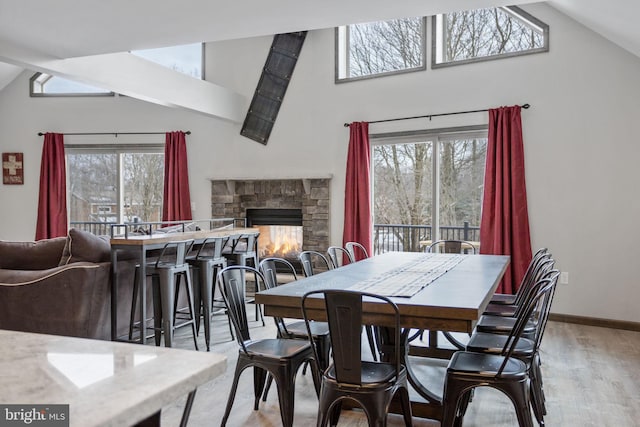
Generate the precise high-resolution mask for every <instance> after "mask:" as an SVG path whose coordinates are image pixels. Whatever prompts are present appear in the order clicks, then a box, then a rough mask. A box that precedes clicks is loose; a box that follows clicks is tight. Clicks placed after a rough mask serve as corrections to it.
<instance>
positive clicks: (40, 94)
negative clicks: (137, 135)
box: [29, 72, 116, 98]
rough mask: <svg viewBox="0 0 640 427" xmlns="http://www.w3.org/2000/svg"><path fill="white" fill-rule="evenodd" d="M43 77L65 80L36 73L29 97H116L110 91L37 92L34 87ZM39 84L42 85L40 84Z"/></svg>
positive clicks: (30, 82) (32, 79)
mask: <svg viewBox="0 0 640 427" xmlns="http://www.w3.org/2000/svg"><path fill="white" fill-rule="evenodd" d="M43 75H47V76H49V77H48V78H47V79H46V81H48V80H50V79H52V78H61V79H63V78H64V77H59V76H55V75H53V74H48V73H42V72H37V73H35V74H34V75H33V76H31V78H30V79H29V96H30V97H32V98H67V97H91V96H97V97H103V96H115V95H116V94H115V92H110V91H105V92H60V93H46V92H35V91H34V86H33V85H34V84H35V83H36V82H37V80H38V79H39V78H40V76H43ZM66 80H69V79H66ZM46 81H45V82H44V83H42V84H41V85H42V86H44V85H45V84H46ZM71 81H72V80H71ZM38 84H40V83H38Z"/></svg>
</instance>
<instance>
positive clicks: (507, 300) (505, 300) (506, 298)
mask: <svg viewBox="0 0 640 427" xmlns="http://www.w3.org/2000/svg"><path fill="white" fill-rule="evenodd" d="M515 302H516V296H515V295H511V294H493V296H492V297H491V303H492V304H506V305H511V304H515Z"/></svg>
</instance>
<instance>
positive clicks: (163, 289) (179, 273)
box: [129, 239, 198, 350]
mask: <svg viewBox="0 0 640 427" xmlns="http://www.w3.org/2000/svg"><path fill="white" fill-rule="evenodd" d="M192 245H193V240H192V239H191V240H180V241H174V242H169V243H167V244H165V245H164V247H163V248H162V251H161V252H160V256H158V258H157V260H156V261H155V262H152V263H149V264H147V265H146V276H147V277H148V276H151V280H152V288H153V313H154V315H153V324H154V327H153V329H154V330H155V341H156V345H158V346H159V345H160V337H161V333H162V332H164V345H165V347H171V346H172V344H173V331H174V330H176V329H177V328H179V327H182V326H186V325H191V330H192V332H193V342H194V344H195V348H196V350H197V349H198V342H197V339H196V337H197V332H196V321H195V317H196V316H195V310H194V305H193V286H192V285H191V272H190V271H189V264H188V263H187V262H186V254H187V253H188V252H189V250H190V249H191V246H192ZM139 268H140V266H136V274H135V281H134V283H133V305H132V307H131V323H130V324H129V337H130V338H131V337H132V335H133V328H134V327H135V310H136V301H137V299H138V288H139V286H140V284H139V283H138V282H139V274H138V269H139ZM182 277H184V278H185V281H184V283H185V288H186V292H187V304H188V313H186V315H187V316H188V317H187V318H186V319H182V318H181V320H185V321H184V322H181V323H178V324H176V320H177V314H180V313H176V312H177V307H176V306H177V299H178V298H177V297H178V295H179V290H180V284H181V278H182ZM138 324H139V325H140V329H141V332H140V333H141V334H145V333H146V329H147V328H146V319H141V320H140V322H138Z"/></svg>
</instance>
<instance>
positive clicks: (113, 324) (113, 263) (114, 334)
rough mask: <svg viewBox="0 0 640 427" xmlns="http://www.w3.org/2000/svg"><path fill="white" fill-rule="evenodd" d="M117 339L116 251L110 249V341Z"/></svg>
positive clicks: (115, 249)
mask: <svg viewBox="0 0 640 427" xmlns="http://www.w3.org/2000/svg"><path fill="white" fill-rule="evenodd" d="M117 339H118V249H117V248H113V247H112V248H111V341H116V340H117Z"/></svg>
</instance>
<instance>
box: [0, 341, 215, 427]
mask: <svg viewBox="0 0 640 427" xmlns="http://www.w3.org/2000/svg"><path fill="white" fill-rule="evenodd" d="M0 342H2V346H1V347H0V384H2V387H0V403H2V404H3V405H4V404H21V405H43V404H47V405H54V404H68V405H69V420H70V425H71V426H78V427H92V426H123V425H132V424H135V423H136V422H139V421H141V420H143V419H145V418H147V417H149V416H151V415H153V414H154V413H156V412H157V411H159V410H160V409H162V407H164V406H166V405H168V404H171V403H173V402H175V401H176V400H177V399H179V398H182V397H185V396H186V395H187V394H188V393H189V392H191V391H193V390H194V389H196V388H197V387H198V386H199V385H201V384H203V383H205V382H208V381H210V380H212V379H213V378H215V377H216V376H218V375H220V374H222V373H224V371H225V369H226V357H225V356H222V355H219V354H215V353H204V352H197V351H189V350H178V349H172V348H163V347H152V346H143V345H139V344H126V343H116V342H111V341H97V340H89V339H82V338H71V337H62V336H56V335H43V334H32V333H25V332H15V331H6V330H0Z"/></svg>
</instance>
